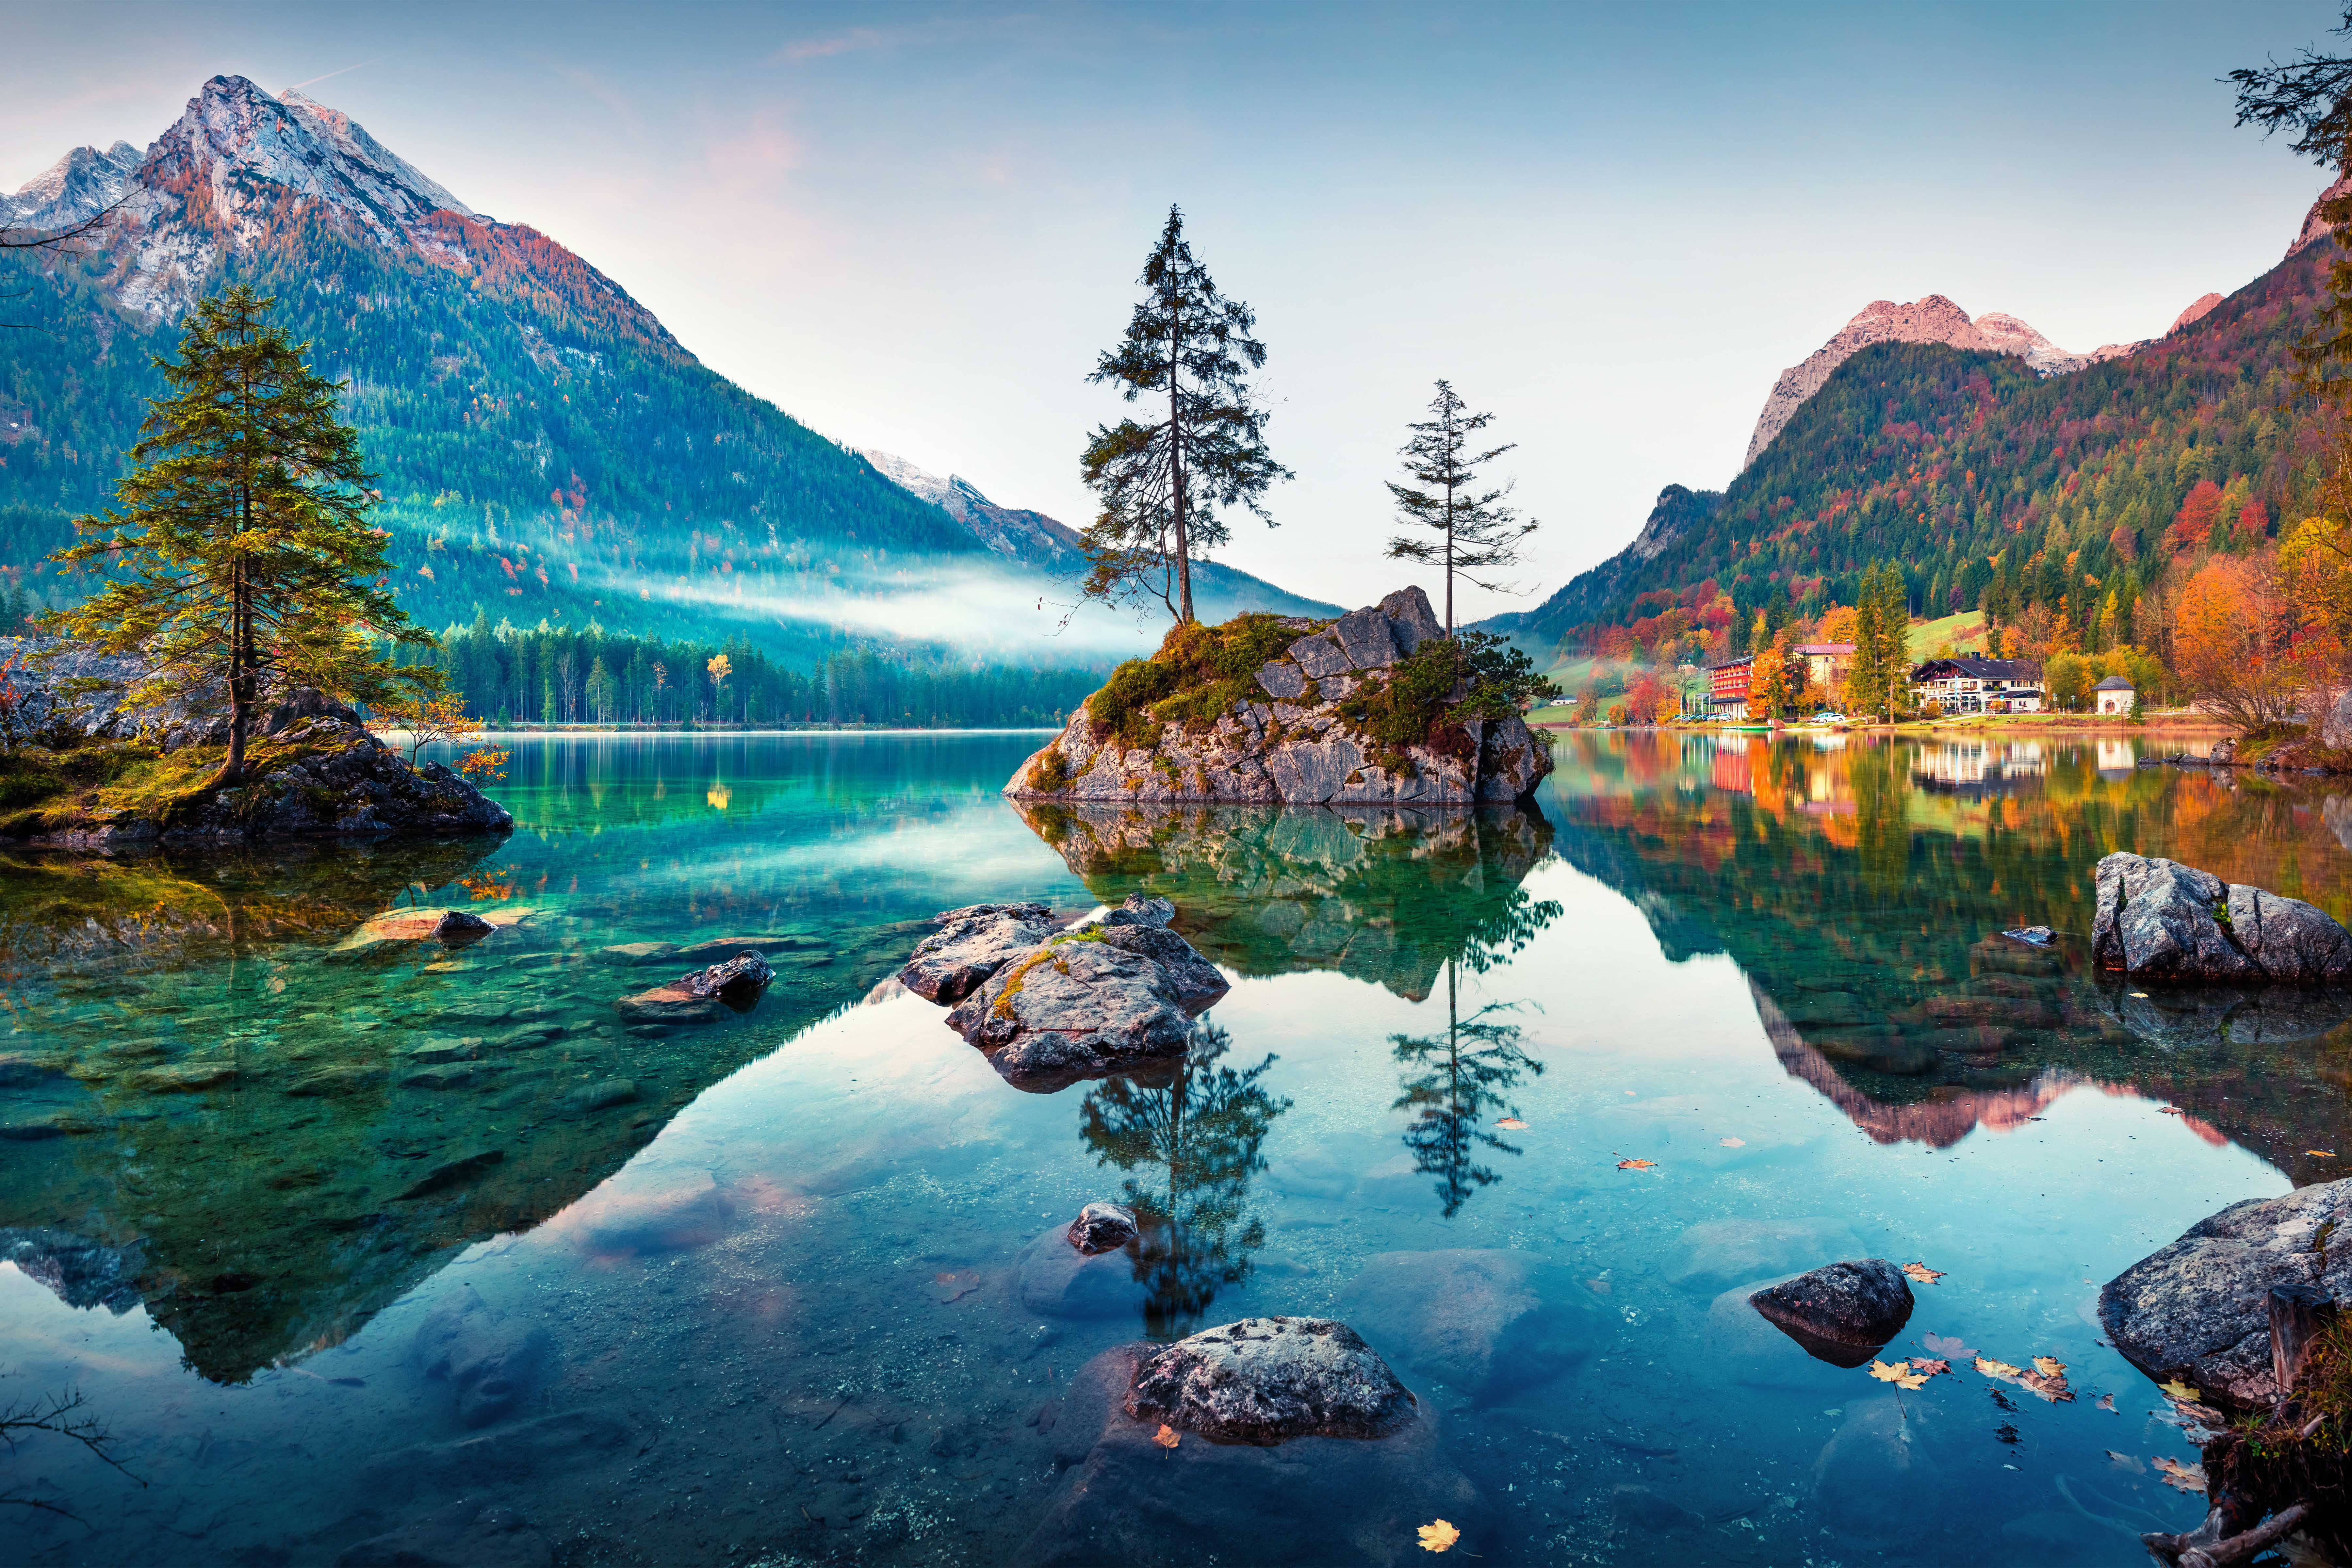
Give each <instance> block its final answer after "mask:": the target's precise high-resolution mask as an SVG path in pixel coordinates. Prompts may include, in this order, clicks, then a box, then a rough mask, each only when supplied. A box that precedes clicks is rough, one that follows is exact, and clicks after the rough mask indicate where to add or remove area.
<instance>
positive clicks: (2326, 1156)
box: [2304, 1149, 2336, 1160]
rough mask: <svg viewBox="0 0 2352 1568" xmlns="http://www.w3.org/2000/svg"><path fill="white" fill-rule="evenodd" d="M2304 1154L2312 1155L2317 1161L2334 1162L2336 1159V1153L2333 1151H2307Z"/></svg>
mask: <svg viewBox="0 0 2352 1568" xmlns="http://www.w3.org/2000/svg"><path fill="white" fill-rule="evenodd" d="M2304 1152H2305V1153H2306V1154H2308V1155H2310V1156H2311V1157H2312V1158H2313V1159H2315V1160H2333V1159H2334V1158H2336V1151H2335V1150H2333V1149H2305V1151H2304Z"/></svg>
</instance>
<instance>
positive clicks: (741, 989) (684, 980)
mask: <svg viewBox="0 0 2352 1568" xmlns="http://www.w3.org/2000/svg"><path fill="white" fill-rule="evenodd" d="M775 978H776V972H775V970H774V968H773V967H772V966H771V965H770V964H769V963H768V961H767V960H766V959H765V958H763V957H761V955H760V954H758V953H756V952H739V953H737V954H736V955H735V956H734V957H732V958H730V959H725V960H723V961H721V962H719V963H714V964H711V965H709V967H708V968H704V969H698V970H696V971H695V972H694V973H691V974H682V975H680V976H678V978H677V984H678V985H679V986H680V987H681V988H682V989H684V991H685V992H686V994H688V995H689V996H693V997H698V998H701V997H717V998H719V1000H721V1001H726V1002H739V1003H740V1002H751V1001H756V1000H757V999H758V998H759V995H760V993H761V992H762V991H765V990H766V989H767V988H768V985H769V983H770V982H771V981H772V980H774V979H775Z"/></svg>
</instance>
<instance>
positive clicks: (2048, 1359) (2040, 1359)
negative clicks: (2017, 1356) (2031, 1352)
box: [2033, 1355, 2066, 1377]
mask: <svg viewBox="0 0 2352 1568" xmlns="http://www.w3.org/2000/svg"><path fill="white" fill-rule="evenodd" d="M2033 1370H2034V1371H2036V1372H2038V1373H2041V1374H2042V1376H2044V1377H2063V1376H2065V1375H2066V1363H2064V1362H2063V1361H2060V1360H2059V1359H2058V1358H2057V1357H2056V1356H2049V1355H2038V1356H2035V1357H2034V1358H2033Z"/></svg>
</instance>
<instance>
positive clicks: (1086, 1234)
mask: <svg viewBox="0 0 2352 1568" xmlns="http://www.w3.org/2000/svg"><path fill="white" fill-rule="evenodd" d="M1063 1234H1064V1235H1065V1236H1066V1237H1068V1238H1069V1242H1070V1245H1071V1246H1072V1247H1076V1248H1077V1249H1078V1250H1079V1251H1080V1252H1082V1253H1084V1254H1086V1255H1087V1257H1088V1258H1092V1257H1094V1256H1095V1255H1096V1254H1097V1253H1099V1252H1111V1251H1115V1250H1116V1249H1118V1248H1119V1247H1125V1246H1126V1245H1127V1244H1128V1243H1129V1242H1130V1241H1133V1240H1134V1239H1135V1235H1136V1232H1135V1215H1134V1212H1133V1211H1132V1210H1130V1209H1127V1208H1124V1207H1121V1206H1120V1205H1118V1204H1113V1203H1102V1202H1096V1203H1091V1204H1088V1205H1087V1206H1086V1207H1084V1208H1082V1209H1080V1210H1079V1211H1078V1217H1077V1218H1076V1219H1074V1220H1072V1221H1071V1222H1070V1228H1069V1229H1068V1230H1067V1231H1066V1232H1064V1233H1063Z"/></svg>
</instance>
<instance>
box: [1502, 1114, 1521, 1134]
mask: <svg viewBox="0 0 2352 1568" xmlns="http://www.w3.org/2000/svg"><path fill="white" fill-rule="evenodd" d="M1495 1125H1496V1126H1497V1127H1499V1128H1501V1129H1502V1130H1503V1131H1506V1132H1522V1131H1526V1130H1527V1125H1528V1124H1527V1123H1526V1122H1524V1121H1520V1120H1519V1119H1518V1118H1517V1117H1516V1116H1506V1117H1504V1118H1503V1119H1502V1120H1501V1121H1497V1122H1496V1123H1495Z"/></svg>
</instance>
